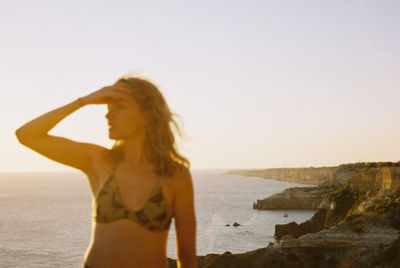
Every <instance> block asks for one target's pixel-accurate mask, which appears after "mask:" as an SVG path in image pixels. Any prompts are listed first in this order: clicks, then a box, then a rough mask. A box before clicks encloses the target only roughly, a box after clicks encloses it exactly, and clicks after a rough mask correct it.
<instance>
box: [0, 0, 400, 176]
mask: <svg viewBox="0 0 400 268" xmlns="http://www.w3.org/2000/svg"><path fill="white" fill-rule="evenodd" d="M0 36H1V42H0V77H1V87H0V91H1V99H0V101H1V102H0V109H1V110H0V114H1V126H0V148H1V154H0V172H11V171H47V170H73V169H72V168H71V167H68V166H65V165H62V164H59V163H57V162H54V161H52V160H49V159H47V158H45V157H44V156H42V155H39V154H37V153H36V152H34V151H32V150H30V149H29V148H27V147H24V146H22V145H20V144H19V143H18V141H17V139H16V137H15V135H14V131H15V130H16V129H17V128H18V127H19V126H21V125H22V124H24V123H26V122H27V121H29V120H31V119H33V118H35V117H37V116H39V115H41V114H43V113H45V112H47V111H49V110H52V109H55V108H58V107H60V106H62V105H65V104H68V103H69V102H71V101H73V100H75V99H76V98H78V97H82V96H84V95H87V94H89V93H91V92H93V91H95V90H98V89H99V88H101V87H103V86H106V85H109V84H112V83H113V82H114V81H115V80H116V79H117V78H118V77H120V76H122V75H124V74H126V73H133V74H138V75H141V76H146V77H147V78H149V79H150V80H152V81H153V82H154V83H155V84H157V85H158V86H159V87H160V90H161V91H162V93H163V94H164V96H165V98H166V100H167V102H168V103H169V105H170V108H171V109H172V111H173V112H175V113H178V114H179V115H180V116H181V118H182V119H180V118H178V119H177V120H178V122H179V123H181V126H182V128H183V130H184V132H185V133H186V136H187V139H186V140H180V139H179V138H178V145H179V148H180V149H181V152H182V154H183V155H185V156H186V157H188V158H189V160H191V163H192V168H269V167H302V166H315V167H316V166H330V165H337V164H342V163H348V162H358V161H399V160H400V117H399V115H400V108H399V107H400V106H399V104H400V89H399V85H400V49H399V48H400V1H395V0H393V1H385V0H382V1H377V0H376V1H361V0H359V1H355V0H343V1H339V0H335V1H321V0H316V1H298V0H292V1H284V0H277V1H267V0H260V1H252V0H246V1H245V0H243V1H218V0H212V1H205V0H202V1H187V0H186V1H99V0H96V1H70V0H69V1H50V0H49V1H16V0H2V1H1V2H0ZM106 111H107V110H106V106H105V105H90V106H87V107H84V108H82V109H80V110H78V111H77V112H75V113H73V114H71V115H70V116H69V117H67V118H66V119H64V120H63V121H61V122H60V123H59V125H57V126H56V127H55V128H54V129H53V130H51V132H50V134H53V135H57V136H64V137H67V138H70V139H74V140H77V141H85V142H92V143H97V144H99V145H103V146H106V147H110V146H111V145H112V143H113V141H112V140H109V139H108V133H107V125H106V120H105V117H104V116H105V114H106Z"/></svg>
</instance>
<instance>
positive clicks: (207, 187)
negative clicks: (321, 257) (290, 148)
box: [0, 169, 315, 267]
mask: <svg viewBox="0 0 400 268" xmlns="http://www.w3.org/2000/svg"><path fill="white" fill-rule="evenodd" d="M226 171H227V170H223V169H198V170H196V169H192V170H191V174H192V178H193V185H194V191H195V193H194V194H195V209H196V219H197V232H196V236H197V243H196V246H197V255H206V254H209V253H224V252H225V251H230V252H232V253H242V252H246V251H250V250H254V249H257V248H261V247H265V246H267V244H268V243H269V242H274V238H273V234H274V227H275V224H283V223H288V222H291V221H295V222H297V223H301V222H303V221H305V220H307V219H309V218H310V217H311V216H312V215H313V214H314V212H315V210H274V211H266V210H262V211H260V210H254V209H253V208H252V204H253V202H254V201H256V200H257V199H263V198H266V197H268V196H270V195H272V194H274V193H278V192H280V191H282V190H284V189H286V188H288V187H296V186H311V185H303V184H294V183H288V182H282V181H276V180H269V179H263V178H257V177H244V176H241V175H227V174H226ZM91 198H92V197H91V192H90V188H89V182H88V181H87V178H86V176H85V175H84V174H83V173H78V172H73V171H72V172H34V173H28V172H21V173H0V267H80V266H81V264H82V260H83V257H84V254H85V252H86V249H87V247H88V245H89V242H90V239H91V228H92V223H91V205H92V199H91ZM284 214H288V216H287V217H284ZM234 222H237V223H239V224H240V226H238V227H234V226H232V224H233V223H234ZM227 224H229V225H230V226H226V225H227ZM167 256H168V257H170V258H174V259H176V239H175V226H174V220H173V221H172V223H171V228H170V231H169V238H168V249H167Z"/></svg>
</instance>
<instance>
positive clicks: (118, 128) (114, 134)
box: [106, 97, 145, 139]
mask: <svg viewBox="0 0 400 268" xmlns="http://www.w3.org/2000/svg"><path fill="white" fill-rule="evenodd" d="M107 109H108V113H107V114H106V118H107V121H108V125H109V129H108V133H109V138H110V139H127V138H128V137H130V136H135V135H136V133H138V132H140V131H143V130H144V125H145V119H144V114H143V112H142V111H141V110H140V108H139V106H138V104H137V102H136V100H135V99H134V98H133V97H128V98H125V99H118V100H113V101H112V102H110V103H109V104H107Z"/></svg>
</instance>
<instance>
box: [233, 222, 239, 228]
mask: <svg viewBox="0 0 400 268" xmlns="http://www.w3.org/2000/svg"><path fill="white" fill-rule="evenodd" d="M240 225H241V224H239V223H237V222H235V223H234V224H232V226H235V227H238V226H240Z"/></svg>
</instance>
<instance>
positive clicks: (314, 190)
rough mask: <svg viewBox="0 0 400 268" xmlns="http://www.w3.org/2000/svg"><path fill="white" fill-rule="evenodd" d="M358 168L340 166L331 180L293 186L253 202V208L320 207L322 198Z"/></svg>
mask: <svg viewBox="0 0 400 268" xmlns="http://www.w3.org/2000/svg"><path fill="white" fill-rule="evenodd" d="M358 172H359V169H358V168H350V167H349V166H346V165H342V166H339V167H338V168H337V169H336V170H335V172H334V173H333V174H332V176H331V178H330V179H329V180H326V181H324V182H322V183H321V184H319V185H318V186H315V187H293V188H288V189H285V190H284V191H282V192H281V193H278V194H274V195H272V196H270V197H267V198H264V199H261V200H260V199H258V200H257V201H256V202H254V203H253V209H260V210H263V209H318V208H319V206H320V204H321V202H322V200H323V199H324V198H325V197H327V196H328V195H329V194H330V193H331V192H332V191H334V190H335V189H338V188H339V187H341V186H342V185H344V184H345V183H346V182H347V180H348V179H349V178H350V177H351V176H353V175H354V174H356V173H358Z"/></svg>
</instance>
